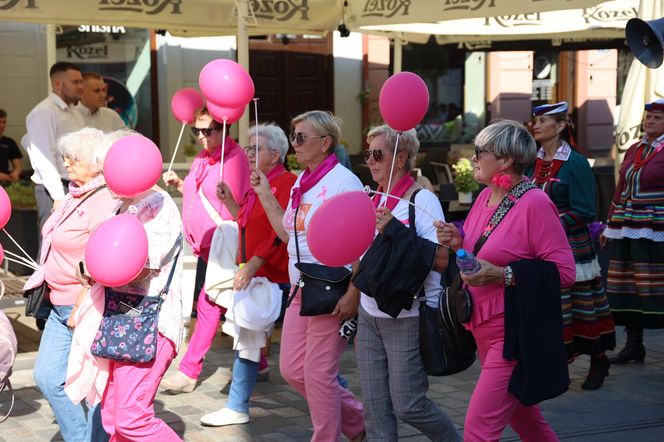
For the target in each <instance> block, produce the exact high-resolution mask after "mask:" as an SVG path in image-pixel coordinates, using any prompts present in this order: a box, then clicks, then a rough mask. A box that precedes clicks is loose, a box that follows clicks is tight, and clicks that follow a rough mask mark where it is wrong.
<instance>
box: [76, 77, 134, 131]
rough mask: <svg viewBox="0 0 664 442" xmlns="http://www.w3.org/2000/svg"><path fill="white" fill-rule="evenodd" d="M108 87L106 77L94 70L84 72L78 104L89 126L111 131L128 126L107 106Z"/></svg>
mask: <svg viewBox="0 0 664 442" xmlns="http://www.w3.org/2000/svg"><path fill="white" fill-rule="evenodd" d="M106 94H107V89H106V84H105V83H104V78H103V77H102V76H101V75H99V74H96V73H94V72H86V73H84V74H83V96H82V97H81V101H80V102H79V103H78V105H76V110H77V111H78V112H80V114H81V116H82V117H83V121H85V125H86V126H88V127H94V128H95V129H99V130H103V131H104V132H111V131H114V130H118V129H126V128H127V126H126V125H125V124H124V121H122V118H120V115H118V113H117V112H115V111H114V110H112V109H109V108H108V107H106V98H107V96H106Z"/></svg>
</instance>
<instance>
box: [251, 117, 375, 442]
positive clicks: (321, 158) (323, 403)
mask: <svg viewBox="0 0 664 442" xmlns="http://www.w3.org/2000/svg"><path fill="white" fill-rule="evenodd" d="M291 128H292V129H291V130H292V132H291V136H290V140H291V144H292V145H293V148H294V149H295V154H296V156H297V161H298V162H299V163H300V164H302V165H303V166H304V167H305V171H304V172H303V173H302V174H300V176H299V177H298V178H297V181H296V182H295V184H294V186H293V189H292V190H291V194H290V200H289V201H288V205H287V206H286V210H285V211H284V209H283V208H282V207H281V205H280V204H279V201H277V199H276V198H275V197H274V195H273V194H272V191H271V189H270V183H269V180H268V179H267V177H266V176H265V174H264V173H263V172H261V171H260V170H255V171H254V172H253V173H252V176H251V185H252V187H253V189H254V191H255V192H256V194H257V195H258V198H259V199H260V201H261V204H262V206H263V208H264V209H265V212H266V213H267V215H268V218H269V219H270V224H271V225H272V227H273V228H274V230H275V232H276V233H277V235H278V236H279V238H280V239H281V240H282V241H283V242H285V243H287V244H288V257H289V263H288V273H289V275H290V283H291V287H296V284H297V282H298V280H299V279H300V272H299V270H298V269H297V268H296V267H295V264H296V263H297V262H298V255H299V261H300V262H306V263H314V264H321V263H319V262H318V261H317V260H316V258H315V257H314V256H313V255H312V253H311V251H310V250H309V246H308V245H307V228H308V225H309V222H310V221H311V217H312V215H313V214H314V212H315V211H316V210H317V209H318V208H319V207H320V206H321V204H323V202H325V201H326V200H327V199H329V198H332V197H333V196H335V195H337V194H339V193H343V192H350V191H361V190H362V183H361V182H360V180H359V179H358V178H357V177H356V176H355V175H354V174H353V173H352V172H350V171H349V170H348V169H346V168H345V167H343V166H342V165H341V164H339V162H338V161H337V157H336V155H335V154H334V147H335V146H336V145H337V144H338V142H339V138H340V137H341V121H340V120H339V119H338V118H336V117H335V116H334V115H332V114H331V113H330V112H325V111H310V112H306V113H304V114H301V115H298V116H297V117H295V118H294V119H293V120H292V122H291ZM329 234H330V235H334V232H329ZM295 235H297V237H296V236H295ZM296 240H297V245H296ZM354 267H355V265H354ZM295 290H297V291H296V293H295V296H294V298H293V300H292V302H291V304H290V306H289V307H288V308H287V309H286V316H285V317H284V324H283V328H282V332H281V354H280V361H279V365H280V367H279V368H280V370H281V375H282V376H283V377H284V379H285V380H286V381H287V382H288V383H289V384H290V385H292V386H293V387H294V388H295V389H296V390H297V391H298V392H299V393H300V394H301V395H302V396H303V397H304V398H305V399H306V400H307V404H308V405H309V412H310V415H311V421H312V423H313V427H314V434H313V436H312V439H311V440H312V441H315V442H319V441H335V442H336V441H338V440H340V437H341V434H342V433H343V434H344V435H345V436H346V437H348V438H349V439H351V440H361V439H362V438H363V436H364V420H363V418H362V404H361V403H360V402H359V401H358V400H357V399H356V398H355V397H354V396H353V394H352V393H351V392H350V391H348V390H346V389H344V388H343V387H341V386H340V385H339V382H338V381H337V374H338V373H339V359H340V358H341V355H342V353H343V351H344V349H345V348H346V340H345V339H343V338H341V337H340V336H339V326H340V322H344V321H346V320H348V319H352V318H354V317H355V316H356V315H357V308H358V304H359V300H360V293H359V292H358V291H357V289H354V288H353V287H352V286H351V287H349V289H348V291H347V292H346V294H345V295H343V296H342V297H341V299H340V300H339V302H338V303H337V305H336V307H335V309H334V311H332V313H331V314H323V315H318V316H300V305H301V298H300V291H299V290H298V289H295Z"/></svg>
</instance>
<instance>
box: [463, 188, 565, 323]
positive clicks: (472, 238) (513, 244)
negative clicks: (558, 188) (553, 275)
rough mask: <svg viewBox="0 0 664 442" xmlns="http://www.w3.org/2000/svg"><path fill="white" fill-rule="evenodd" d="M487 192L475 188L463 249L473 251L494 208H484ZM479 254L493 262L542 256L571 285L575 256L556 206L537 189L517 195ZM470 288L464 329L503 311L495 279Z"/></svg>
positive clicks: (479, 256) (488, 192) (503, 263)
mask: <svg viewBox="0 0 664 442" xmlns="http://www.w3.org/2000/svg"><path fill="white" fill-rule="evenodd" d="M490 194H491V189H489V188H487V189H484V190H483V191H482V193H480V195H479V197H478V198H477V200H476V201H475V203H474V204H473V207H472V209H471V210H470V213H469V214H468V218H467V219H466V222H465V223H464V225H463V229H464V231H465V232H466V236H465V238H464V241H463V248H464V249H466V250H468V251H472V250H473V247H474V246H475V243H476V242H477V240H478V239H479V237H480V235H481V234H482V233H483V232H484V230H485V229H486V227H487V224H488V223H489V220H490V219H491V216H492V215H493V213H494V212H495V210H496V208H497V206H491V207H487V202H488V200H489V196H490ZM478 258H480V259H483V260H486V261H489V262H490V263H492V264H494V265H497V266H506V265H508V264H509V263H510V262H513V261H518V260H520V259H541V260H543V261H550V262H553V263H554V264H556V266H557V267H558V272H560V284H561V286H562V287H571V286H572V285H573V284H574V280H575V278H576V266H575V264H574V257H573V255H572V250H571V249H570V246H569V242H568V241H567V237H566V236H565V231H564V230H563V227H562V225H561V223H560V220H559V217H558V210H556V206H555V205H554V204H553V202H552V201H551V199H549V197H548V196H547V195H546V193H544V192H543V191H542V190H540V189H533V190H530V191H528V192H527V193H526V194H524V196H523V197H521V199H520V200H519V202H518V203H517V204H516V205H515V206H514V207H513V208H512V209H511V210H510V211H509V213H508V214H507V215H506V216H505V218H504V219H503V221H502V222H501V223H500V224H499V225H498V227H496V229H495V230H494V231H493V232H492V233H491V236H489V239H488V240H487V241H486V243H485V244H484V246H482V248H481V249H480V251H479V253H478ZM517 284H518V281H517ZM470 292H471V294H472V297H473V314H472V319H471V322H470V323H469V324H468V328H469V329H471V330H472V328H473V327H477V326H478V325H480V324H482V323H483V322H486V321H488V320H490V319H492V318H494V317H496V316H500V315H502V314H504V312H505V303H504V299H503V298H504V294H505V290H504V288H503V287H502V286H501V285H500V284H491V285H486V286H481V287H470ZM533 295H536V294H533Z"/></svg>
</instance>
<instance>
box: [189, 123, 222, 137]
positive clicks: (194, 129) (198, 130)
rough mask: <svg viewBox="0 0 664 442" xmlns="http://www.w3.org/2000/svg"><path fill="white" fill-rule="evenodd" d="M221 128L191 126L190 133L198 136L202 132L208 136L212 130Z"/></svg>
mask: <svg viewBox="0 0 664 442" xmlns="http://www.w3.org/2000/svg"><path fill="white" fill-rule="evenodd" d="M219 129H221V128H220V127H218V126H215V127H192V128H191V133H192V134H194V136H195V137H197V136H198V134H203V136H204V137H209V136H210V135H212V133H213V132H214V131H217V130H219Z"/></svg>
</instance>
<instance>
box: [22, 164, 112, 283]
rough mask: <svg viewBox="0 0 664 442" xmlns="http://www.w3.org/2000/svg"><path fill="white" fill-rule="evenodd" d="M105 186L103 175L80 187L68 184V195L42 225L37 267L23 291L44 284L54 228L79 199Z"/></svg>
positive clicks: (74, 206)
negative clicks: (45, 263)
mask: <svg viewBox="0 0 664 442" xmlns="http://www.w3.org/2000/svg"><path fill="white" fill-rule="evenodd" d="M105 184H106V181H105V180H104V176H103V175H99V176H98V177H96V178H94V179H93V180H92V181H90V182H88V183H87V184H84V185H82V186H76V185H75V184H73V183H69V193H68V194H67V195H65V198H64V199H63V200H62V203H61V204H60V205H59V206H58V208H57V209H56V210H55V212H53V213H52V214H51V216H49V217H48V219H47V220H46V222H45V223H44V227H43V228H42V245H41V251H40V253H39V257H40V258H39V267H38V268H37V270H35V272H34V273H33V274H32V275H31V276H30V278H29V279H28V280H27V281H26V283H25V285H24V286H23V290H28V289H31V288H35V287H37V286H38V285H40V284H41V283H43V282H44V276H45V275H44V262H45V261H46V257H47V255H48V251H49V249H50V248H51V240H52V239H53V230H55V228H56V227H57V226H58V225H59V224H60V222H61V221H62V220H63V219H64V218H65V217H66V216H68V215H69V214H70V213H71V212H73V211H74V210H76V209H77V208H78V206H79V205H80V204H81V198H82V197H83V196H85V195H86V194H87V193H88V192H91V191H93V190H95V189H97V188H98V187H101V186H103V185H105Z"/></svg>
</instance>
